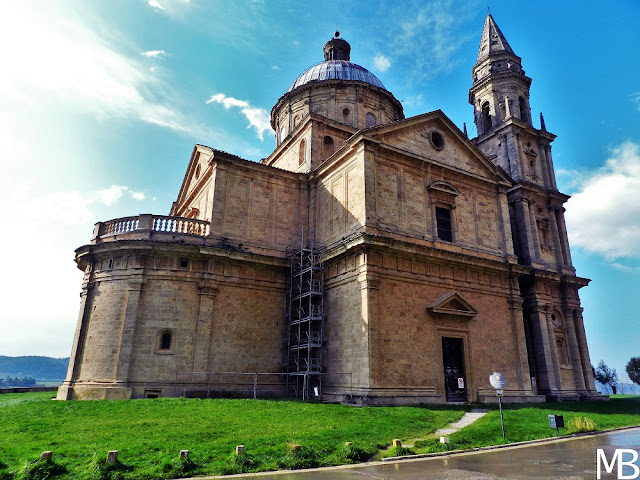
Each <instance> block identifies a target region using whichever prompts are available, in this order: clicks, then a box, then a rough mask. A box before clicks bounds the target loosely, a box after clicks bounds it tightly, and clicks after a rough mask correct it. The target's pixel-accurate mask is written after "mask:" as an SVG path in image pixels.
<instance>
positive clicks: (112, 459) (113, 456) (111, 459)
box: [107, 450, 118, 463]
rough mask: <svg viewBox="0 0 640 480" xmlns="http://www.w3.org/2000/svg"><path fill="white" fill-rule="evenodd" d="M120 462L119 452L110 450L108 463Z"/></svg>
mask: <svg viewBox="0 0 640 480" xmlns="http://www.w3.org/2000/svg"><path fill="white" fill-rule="evenodd" d="M117 461H118V450H109V453H107V463H116V462H117Z"/></svg>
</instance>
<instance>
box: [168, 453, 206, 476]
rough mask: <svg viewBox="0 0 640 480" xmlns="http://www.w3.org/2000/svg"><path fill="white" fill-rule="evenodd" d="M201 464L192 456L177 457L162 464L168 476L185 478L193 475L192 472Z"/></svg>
mask: <svg viewBox="0 0 640 480" xmlns="http://www.w3.org/2000/svg"><path fill="white" fill-rule="evenodd" d="M199 466H200V465H199V464H197V463H196V462H194V461H193V460H191V459H190V458H188V457H187V458H176V459H175V460H172V461H170V462H167V463H165V464H164V465H163V466H162V471H163V473H164V474H165V476H166V477H168V478H183V477H190V476H192V475H191V474H192V472H193V471H194V470H195V469H196V468H198V467H199Z"/></svg>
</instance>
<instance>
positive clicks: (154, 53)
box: [142, 50, 167, 58]
mask: <svg viewBox="0 0 640 480" xmlns="http://www.w3.org/2000/svg"><path fill="white" fill-rule="evenodd" d="M142 55H144V56H145V57H150V58H162V57H165V56H166V55H167V52H165V51H164V50H148V51H146V52H142Z"/></svg>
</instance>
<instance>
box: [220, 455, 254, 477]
mask: <svg viewBox="0 0 640 480" xmlns="http://www.w3.org/2000/svg"><path fill="white" fill-rule="evenodd" d="M258 465H259V462H258V461H257V460H256V459H255V458H253V456H251V455H249V454H247V453H243V454H242V455H236V454H235V453H233V454H231V455H230V456H229V458H227V461H226V462H225V464H224V465H223V466H222V472H221V473H222V474H223V475H233V474H236V473H247V472H250V471H252V470H253V469H255V468H256V467H257V466H258Z"/></svg>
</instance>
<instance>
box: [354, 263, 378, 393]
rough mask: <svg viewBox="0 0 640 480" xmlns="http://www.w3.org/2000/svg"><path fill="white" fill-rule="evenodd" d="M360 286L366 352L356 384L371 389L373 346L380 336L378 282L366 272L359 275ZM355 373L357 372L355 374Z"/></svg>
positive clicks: (356, 377) (363, 353) (356, 376)
mask: <svg viewBox="0 0 640 480" xmlns="http://www.w3.org/2000/svg"><path fill="white" fill-rule="evenodd" d="M358 284H359V285H360V305H361V315H362V320H363V322H364V325H365V328H366V329H367V334H366V343H367V348H366V351H363V352H362V355H363V357H366V358H363V359H362V361H361V362H360V365H359V367H360V369H359V370H360V375H354V377H353V380H354V384H355V385H358V386H359V387H361V388H370V387H371V386H372V385H371V378H372V376H373V375H372V372H371V353H372V349H374V348H375V347H373V348H372V346H373V345H376V342H377V335H378V325H377V323H378V318H379V317H378V288H379V283H378V280H377V279H375V278H373V276H372V275H371V274H370V273H369V274H368V273H367V272H366V271H361V273H360V274H359V275H358ZM354 373H355V372H354Z"/></svg>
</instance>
